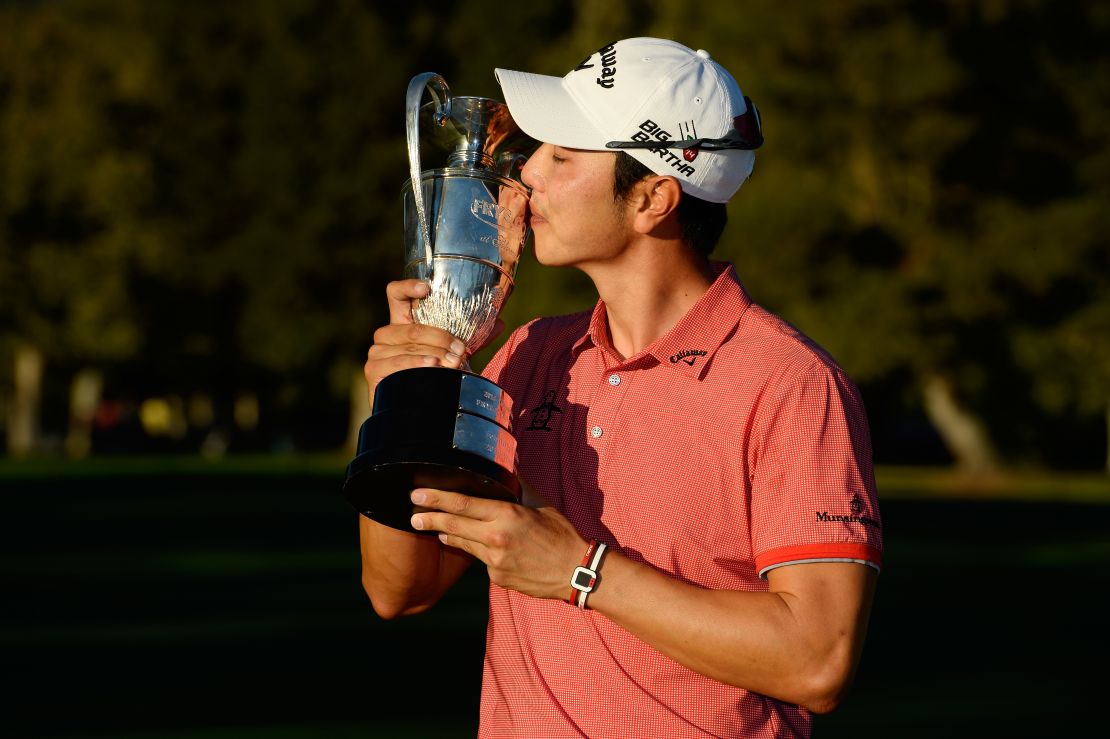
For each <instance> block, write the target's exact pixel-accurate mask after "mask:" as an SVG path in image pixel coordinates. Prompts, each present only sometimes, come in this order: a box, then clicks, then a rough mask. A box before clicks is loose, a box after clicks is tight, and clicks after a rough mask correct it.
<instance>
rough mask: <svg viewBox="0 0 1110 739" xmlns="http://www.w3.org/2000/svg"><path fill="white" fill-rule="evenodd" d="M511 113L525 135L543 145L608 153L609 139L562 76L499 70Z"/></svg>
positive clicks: (496, 74) (499, 80) (495, 72)
mask: <svg viewBox="0 0 1110 739" xmlns="http://www.w3.org/2000/svg"><path fill="white" fill-rule="evenodd" d="M494 75H495V76H496V77H497V81H498V82H499V83H500V84H501V91H502V92H503V93H504V94H505V104H506V105H507V106H509V114H510V115H511V116H512V117H513V120H514V121H516V124H517V125H518V126H520V129H521V130H522V131H524V133H526V134H528V135H529V136H531V137H532V138H534V139H536V140H537V141H540V142H542V143H548V144H555V145H556V146H566V147H568V148H571V149H593V150H604V149H605V144H606V142H607V141H608V140H609V138H608V137H607V136H606V135H605V134H604V133H603V132H602V131H600V130H599V129H598V128H597V127H596V126H594V125H593V123H591V122H590V120H589V119H588V118H586V116H585V114H584V113H583V112H582V109H581V108H580V107H579V105H578V103H577V101H575V99H574V98H573V97H572V96H571V95H570V93H569V92H567V89H566V88H565V87H564V86H563V78H562V77H551V76H549V75H543V74H530V73H528V72H514V71H513V70H510V69H495V70H494Z"/></svg>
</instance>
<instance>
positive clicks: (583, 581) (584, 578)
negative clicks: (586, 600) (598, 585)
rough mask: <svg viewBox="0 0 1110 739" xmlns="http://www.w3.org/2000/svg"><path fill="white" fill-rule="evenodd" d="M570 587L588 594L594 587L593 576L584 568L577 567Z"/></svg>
mask: <svg viewBox="0 0 1110 739" xmlns="http://www.w3.org/2000/svg"><path fill="white" fill-rule="evenodd" d="M571 585H573V586H574V587H575V588H577V589H578V590H583V591H585V592H587V593H588V592H590V591H591V590H593V587H594V574H593V573H592V572H590V571H589V570H587V569H586V568H585V567H579V568H578V569H576V570H575V571H574V579H573V580H571Z"/></svg>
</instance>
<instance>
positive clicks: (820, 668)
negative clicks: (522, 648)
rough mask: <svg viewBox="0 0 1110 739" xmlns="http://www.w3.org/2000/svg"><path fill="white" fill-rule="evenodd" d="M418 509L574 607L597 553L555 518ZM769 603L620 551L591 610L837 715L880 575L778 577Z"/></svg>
mask: <svg viewBox="0 0 1110 739" xmlns="http://www.w3.org/2000/svg"><path fill="white" fill-rule="evenodd" d="M413 501H414V502H417V503H419V504H421V505H424V506H427V507H429V508H433V509H436V510H437V511H439V512H431V513H421V514H418V515H417V516H415V517H414V524H416V525H417V526H418V528H421V527H422V528H424V529H428V530H436V531H441V532H444V533H442V534H441V535H440V539H441V540H442V541H443V542H444V543H446V544H449V545H451V546H453V547H458V548H459V549H461V550H462V551H465V552H468V553H470V554H473V555H474V556H476V557H477V558H479V559H481V560H482V562H484V563H485V564H486V566H487V569H488V571H489V574H490V579H491V580H492V581H493V582H495V583H496V584H498V585H500V586H502V587H506V588H510V589H513V590H517V591H519V592H522V593H524V594H526V595H531V596H533V597H537V598H550V599H559V600H565V599H567V598H568V597H569V594H570V585H569V578H570V574H571V572H573V570H574V568H575V567H576V566H578V565H579V564H580V562H581V558H582V555H583V554H584V553H585V551H586V547H587V542H586V541H585V540H584V539H583V538H582V537H580V536H579V535H578V533H577V532H576V531H575V530H574V528H573V526H572V525H571V524H570V522H569V521H567V520H566V518H564V517H563V516H562V515H561V514H560V513H559V512H557V511H556V510H554V509H553V508H538V509H529V508H525V507H524V506H519V505H514V504H511V503H505V502H503V501H490V500H480V499H477V498H469V497H467V496H464V495H459V494H457V493H448V492H444V491H438V490H418V491H415V493H414V496H413ZM768 583H769V585H770V590H769V592H743V591H725V590H707V589H704V588H701V587H698V586H695V585H691V584H689V583H684V582H681V581H679V580H675V579H673V578H671V577H669V576H667V575H666V574H664V573H662V572H659V571H658V570H655V569H654V568H652V567H650V566H648V565H646V564H643V563H640V562H637V561H634V560H631V559H629V558H627V557H624V556H623V555H621V554H620V553H619V552H617V551H610V552H609V553H608V554H607V555H606V557H605V560H604V561H603V564H602V567H601V570H600V582H599V584H598V586H597V590H596V591H595V592H593V593H591V594H590V597H589V607H590V608H591V609H592V610H595V611H597V612H598V613H601V614H603V615H605V616H607V617H608V618H610V619H611V620H612V621H614V622H615V623H617V624H618V625H620V626H622V627H623V628H625V629H626V630H628V631H629V632H630V633H632V634H634V635H636V636H637V637H639V638H640V639H642V640H643V641H645V642H647V643H648V644H650V645H651V646H652V647H654V648H655V649H657V650H659V651H660V652H662V653H663V654H665V655H667V656H669V657H671V658H672V659H674V660H675V661H677V662H679V663H680V664H683V665H685V666H686V667H689V668H690V669H692V670H695V671H696V672H699V673H701V674H703V675H706V676H708V677H711V678H713V679H715V680H719V681H721V682H724V683H728V684H730V685H735V686H738V687H742V688H745V689H747V690H752V691H755V692H759V693H762V694H764V695H768V696H771V697H773V698H777V699H779V700H783V701H787V702H791V703H797V704H799V705H801V706H803V707H805V708H808V709H810V710H812V711H814V712H818V713H824V712H828V711H831V710H833V709H834V708H836V706H837V705H839V702H840V700H841V699H842V698H843V696H844V694H845V693H846V692H847V689H848V687H849V686H850V684H851V681H852V678H853V675H854V673H855V669H856V666H857V665H858V662H859V658H860V654H861V651H862V645H863V639H864V634H865V632H866V629H867V620H868V615H869V612H870V606H871V598H872V594H873V592H874V587H875V575H874V571H873V570H872V569H871V568H870V567H867V566H865V565H859V564H850V563H831V562H830V563H812V564H796V565H789V566H784V567H778V568H776V569H774V570H771V571H770V573H768Z"/></svg>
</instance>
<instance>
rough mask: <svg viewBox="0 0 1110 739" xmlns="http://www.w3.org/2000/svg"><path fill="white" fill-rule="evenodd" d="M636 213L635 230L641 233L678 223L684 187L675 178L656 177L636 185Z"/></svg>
mask: <svg viewBox="0 0 1110 739" xmlns="http://www.w3.org/2000/svg"><path fill="white" fill-rule="evenodd" d="M636 188H637V192H636V198H635V199H634V200H633V202H634V203H635V205H636V211H635V215H634V219H633V224H632V225H633V228H635V229H636V231H638V232H640V233H645V234H646V233H652V232H656V231H658V230H659V229H660V228H661V227H662V226H664V224H667V223H668V222H675V223H677V217H676V215H677V212H678V202H679V200H681V199H682V186H681V185H679V184H678V180H676V179H675V178H674V177H667V176H665V175H655V176H652V177H645V178H644V179H643V180H641V181H640V182H638V183H636Z"/></svg>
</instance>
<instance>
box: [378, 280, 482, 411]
mask: <svg viewBox="0 0 1110 739" xmlns="http://www.w3.org/2000/svg"><path fill="white" fill-rule="evenodd" d="M428 290H429V288H428V286H427V285H426V284H425V283H423V282H421V281H420V280H397V281H394V282H391V283H389V284H388V285H387V286H386V288H385V294H386V297H387V299H388V301H389V325H388V326H382V327H381V328H379V329H378V330H377V331H375V332H374V343H373V344H372V345H371V346H370V349H369V351H367V352H366V364H365V365H363V368H362V372H363V374H364V375H365V376H366V385H367V388H368V390H369V393H370V405H371V406H373V404H374V390H375V389H377V387H378V383H379V382H381V380H382V378H383V377H385V376H387V375H391V374H393V373H394V372H397V371H399V370H403V369H409V368H410V367H452V368H459V367H461V366H462V365H463V363H464V362H465V361H466V359H467V356H466V345H465V344H463V342H462V341H460V340H459V339H457V338H455V337H454V336H452V335H451V334H449V333H447V332H446V331H444V330H443V329H441V328H437V327H435V326H426V325H423V324H420V323H415V322H414V321H413V318H412V303H413V301H415V300H419V299H421V298H425V297H427V296H428Z"/></svg>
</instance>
